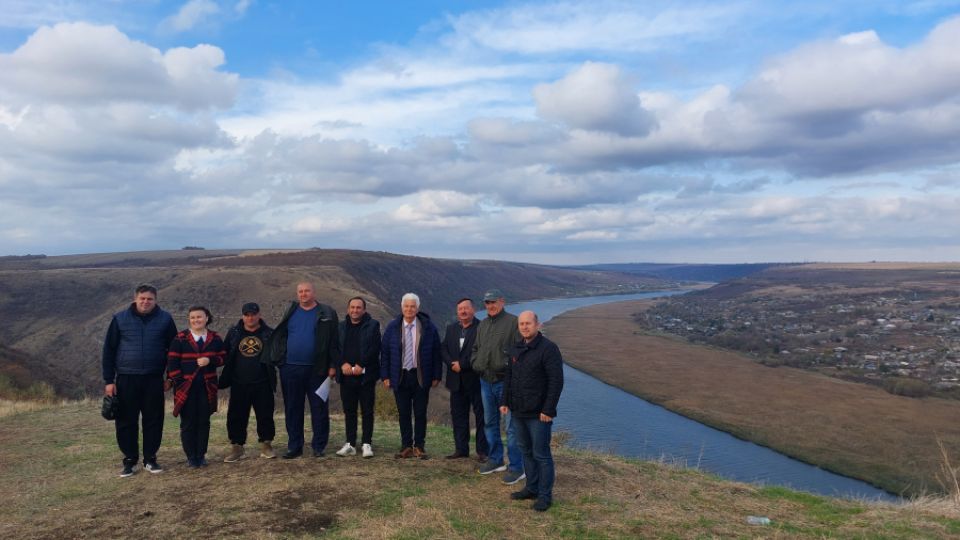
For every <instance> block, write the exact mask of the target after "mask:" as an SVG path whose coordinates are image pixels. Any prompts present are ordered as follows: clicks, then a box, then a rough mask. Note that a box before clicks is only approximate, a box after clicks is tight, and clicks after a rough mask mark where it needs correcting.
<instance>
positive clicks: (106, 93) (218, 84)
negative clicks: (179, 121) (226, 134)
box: [0, 23, 238, 111]
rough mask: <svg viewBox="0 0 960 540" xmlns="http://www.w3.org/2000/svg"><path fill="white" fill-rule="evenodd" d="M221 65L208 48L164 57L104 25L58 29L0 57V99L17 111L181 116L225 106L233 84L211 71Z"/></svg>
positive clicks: (226, 75)
mask: <svg viewBox="0 0 960 540" xmlns="http://www.w3.org/2000/svg"><path fill="white" fill-rule="evenodd" d="M223 63H224V54H223V51H222V50H220V49H219V48H217V47H213V46H210V45H198V46H196V47H192V48H185V47H178V48H175V49H170V50H168V51H166V52H165V53H164V52H161V51H159V50H158V49H156V48H153V47H150V46H149V45H147V44H145V43H143V42H140V41H134V40H132V39H130V38H129V37H127V36H126V35H125V34H123V33H122V32H120V31H119V30H117V29H116V28H115V27H112V26H95V25H92V24H88V23H61V24H57V25H56V26H52V27H51V26H45V27H42V28H40V29H38V30H37V31H36V32H34V33H33V35H31V36H30V38H29V39H28V40H27V42H26V43H24V44H23V45H21V46H20V47H18V48H17V49H16V50H15V51H14V52H13V53H10V54H0V88H2V90H0V96H2V97H3V98H4V99H5V100H7V101H8V103H14V104H18V105H20V104H27V103H31V102H35V101H38V100H42V101H44V102H55V103H64V104H80V105H87V104H91V103H112V102H117V101H128V102H146V103H151V104H156V105H171V106H175V107H178V108H181V109H185V110H188V111H192V110H196V109H205V108H209V107H226V106H229V105H231V104H232V103H233V100H234V97H235V95H236V89H237V83H238V79H237V76H236V75H234V74H230V73H224V72H221V71H218V70H217V68H219V67H220V66H222V65H223Z"/></svg>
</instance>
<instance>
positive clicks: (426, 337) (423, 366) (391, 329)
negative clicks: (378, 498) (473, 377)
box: [380, 293, 443, 459]
mask: <svg viewBox="0 0 960 540" xmlns="http://www.w3.org/2000/svg"><path fill="white" fill-rule="evenodd" d="M400 310H401V314H400V315H399V316H397V318H395V319H394V320H392V321H390V324H388V325H387V328H386V329H385V330H384V331H383V342H382V344H381V347H380V379H382V380H383V386H384V388H390V389H392V390H393V396H394V398H396V400H397V413H398V416H399V417H400V418H399V421H400V439H401V443H402V446H401V449H400V452H398V453H397V454H396V455H395V456H394V457H396V458H410V457H416V458H420V459H427V452H426V450H425V449H424V440H425V439H426V437H427V403H428V401H429V400H430V389H431V388H433V387H434V386H437V384H439V383H440V379H441V378H442V376H443V372H442V368H443V362H442V360H441V358H440V334H439V333H438V332H437V327H436V326H435V325H434V324H433V322H431V321H430V316H429V315H427V314H426V313H423V312H421V311H420V297H418V296H417V295H415V294H413V293H407V294H405V295H403V298H402V299H401V301H400ZM411 412H412V413H413V416H414V419H415V424H416V425H415V426H411V425H410V415H411Z"/></svg>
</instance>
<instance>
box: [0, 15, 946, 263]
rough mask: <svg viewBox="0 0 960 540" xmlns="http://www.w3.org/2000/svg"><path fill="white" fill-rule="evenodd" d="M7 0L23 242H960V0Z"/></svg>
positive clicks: (4, 201)
mask: <svg viewBox="0 0 960 540" xmlns="http://www.w3.org/2000/svg"><path fill="white" fill-rule="evenodd" d="M3 4H4V6H3V9H2V10H0V190H2V193H3V196H2V197H0V254H25V253H47V254H61V253H82V252H95V251H121V250H136V249H177V248H179V247H182V246H184V245H203V246H206V247H209V248H215V247H258V248H259V247H313V246H318V247H345V248H356V249H372V250H387V251H393V252H399V253H410V254H419V255H427V256H440V257H457V258H497V259H510V260H525V261H534V262H546V263H561V264H584V263H591V262H626V261H662V262H667V261H674V262H684V261H686V262H754V261H797V260H835V261H860V260H958V259H960V241H958V240H957V239H956V234H955V231H956V230H958V228H960V212H958V211H957V209H958V208H960V163H958V162H960V157H958V156H960V55H958V54H957V53H956V51H958V50H960V1H936V0H926V1H916V2H883V1H879V2H869V3H864V2H826V1H823V2H821V1H811V2H802V3H798V2H770V1H763V2H761V1H741V2H699V3H698V2H672V1H652V2H642V3H641V2H621V1H600V2H590V3H586V2H416V3H401V2H349V3H347V2H306V1H303V2H265V1H262V0H240V1H238V0H230V1H226V0H219V1H218V0H191V1H188V2H161V1H150V0H140V1H136V0H134V1H120V0H117V1H100V2H96V1H92V2H71V1H66V0H61V1H56V2H43V1H29V2H28V1H21V0H5V1H4V2H3ZM411 4H412V5H411Z"/></svg>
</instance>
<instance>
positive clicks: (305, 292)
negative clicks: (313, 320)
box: [297, 281, 317, 309]
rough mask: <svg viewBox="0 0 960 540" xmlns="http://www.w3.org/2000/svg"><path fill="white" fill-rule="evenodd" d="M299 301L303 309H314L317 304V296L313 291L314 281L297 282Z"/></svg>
mask: <svg viewBox="0 0 960 540" xmlns="http://www.w3.org/2000/svg"><path fill="white" fill-rule="evenodd" d="M297 301H298V302H300V307H302V308H303V309H312V308H313V306H315V305H317V297H316V294H315V293H314V291H313V283H310V282H309V281H301V282H300V283H297Z"/></svg>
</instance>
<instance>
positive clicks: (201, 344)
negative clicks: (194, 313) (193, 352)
mask: <svg viewBox="0 0 960 540" xmlns="http://www.w3.org/2000/svg"><path fill="white" fill-rule="evenodd" d="M197 348H198V349H202V348H203V336H200V339H198V340H197Z"/></svg>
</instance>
